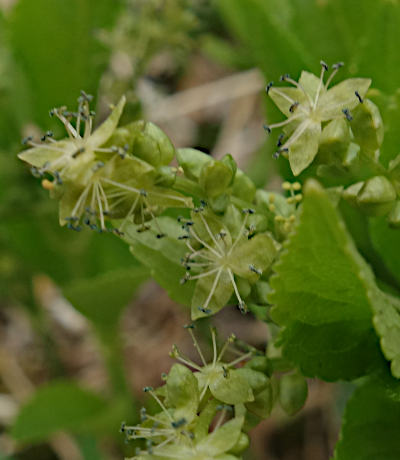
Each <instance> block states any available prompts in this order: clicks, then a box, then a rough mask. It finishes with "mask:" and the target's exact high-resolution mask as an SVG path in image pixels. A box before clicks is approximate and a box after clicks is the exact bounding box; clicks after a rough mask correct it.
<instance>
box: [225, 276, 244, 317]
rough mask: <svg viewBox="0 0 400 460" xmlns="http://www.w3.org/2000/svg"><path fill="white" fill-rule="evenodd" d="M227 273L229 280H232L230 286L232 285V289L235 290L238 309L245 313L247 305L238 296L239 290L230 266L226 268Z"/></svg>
mask: <svg viewBox="0 0 400 460" xmlns="http://www.w3.org/2000/svg"><path fill="white" fill-rule="evenodd" d="M228 273H229V277H230V279H231V282H232V286H233V289H234V291H235V294H236V297H237V299H238V301H239V305H238V306H239V309H240V311H241V312H242V313H247V307H246V304H245V303H244V302H243V300H242V298H241V297H240V294H239V290H238V288H237V286H236V282H235V278H234V276H233V273H232V270H231V269H230V268H228Z"/></svg>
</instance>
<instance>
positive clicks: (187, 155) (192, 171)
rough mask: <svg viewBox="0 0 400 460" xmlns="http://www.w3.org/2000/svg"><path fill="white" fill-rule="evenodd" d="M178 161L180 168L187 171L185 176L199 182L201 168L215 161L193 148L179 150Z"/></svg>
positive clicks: (177, 153)
mask: <svg viewBox="0 0 400 460" xmlns="http://www.w3.org/2000/svg"><path fill="white" fill-rule="evenodd" d="M176 159H177V160H178V164H179V166H180V167H181V168H182V169H183V170H184V171H185V176H187V177H188V178H189V179H192V180H198V179H199V177H200V171H201V168H202V167H203V166H204V165H205V164H207V163H211V162H212V161H213V159H212V158H211V157H210V155H207V154H206V153H204V152H201V151H200V150H196V149H191V148H186V149H178V150H177V151H176Z"/></svg>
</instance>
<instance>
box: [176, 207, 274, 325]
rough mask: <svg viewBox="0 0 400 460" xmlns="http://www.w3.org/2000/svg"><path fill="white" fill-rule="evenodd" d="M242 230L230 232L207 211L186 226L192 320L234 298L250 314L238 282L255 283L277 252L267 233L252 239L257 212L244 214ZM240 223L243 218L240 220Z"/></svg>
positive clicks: (194, 215) (197, 212)
mask: <svg viewBox="0 0 400 460" xmlns="http://www.w3.org/2000/svg"><path fill="white" fill-rule="evenodd" d="M243 214H244V219H242V224H241V226H240V228H234V227H232V226H231V228H230V229H229V228H228V225H227V224H225V223H224V222H223V221H222V220H221V219H219V218H218V217H217V216H216V215H215V214H214V213H212V211H210V210H208V209H205V208H204V207H201V208H198V209H196V210H195V211H194V212H192V220H190V221H186V222H185V223H184V228H185V229H186V231H187V234H186V235H183V236H181V237H180V238H183V239H185V241H186V245H187V247H188V249H189V250H190V252H189V253H188V254H187V256H186V258H185V259H184V260H183V261H182V262H183V265H184V266H185V267H186V269H187V270H188V271H187V273H186V276H185V278H183V280H182V283H183V282H186V281H189V280H196V288H195V291H194V295H193V299H192V319H193V320H195V319H197V318H201V317H204V316H208V315H210V314H213V313H216V312H218V311H219V310H221V308H223V307H224V306H225V305H226V304H227V303H228V301H229V299H230V297H231V296H232V295H233V294H234V295H235V296H236V299H237V301H238V307H239V309H240V310H241V311H242V312H246V311H247V307H246V304H245V302H244V301H243V299H242V296H241V294H240V292H239V288H238V283H237V281H238V279H244V280H247V281H248V282H250V283H255V282H256V281H257V280H258V278H259V277H260V275H261V274H262V272H263V271H264V270H266V269H267V268H269V267H270V265H271V264H272V262H273V260H274V258H275V255H276V252H277V249H276V245H275V242H274V241H273V239H272V238H271V237H270V236H269V235H268V234H266V233H262V234H257V235H255V236H254V235H253V234H252V233H251V232H249V229H248V228H247V224H248V220H249V218H250V216H251V215H252V214H254V211H253V210H251V209H245V210H243ZM239 221H240V218H239Z"/></svg>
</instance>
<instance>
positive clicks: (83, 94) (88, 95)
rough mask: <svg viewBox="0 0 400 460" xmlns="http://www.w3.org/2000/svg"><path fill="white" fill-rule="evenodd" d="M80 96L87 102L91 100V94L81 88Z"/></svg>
mask: <svg viewBox="0 0 400 460" xmlns="http://www.w3.org/2000/svg"><path fill="white" fill-rule="evenodd" d="M81 97H82V98H83V100H85V101H87V102H91V101H92V100H93V96H92V95H91V94H87V93H85V91H83V90H82V91H81Z"/></svg>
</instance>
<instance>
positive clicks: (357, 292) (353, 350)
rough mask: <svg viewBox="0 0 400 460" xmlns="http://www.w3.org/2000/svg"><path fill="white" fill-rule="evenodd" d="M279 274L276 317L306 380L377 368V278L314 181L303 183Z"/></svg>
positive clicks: (283, 339)
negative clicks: (372, 294)
mask: <svg viewBox="0 0 400 460" xmlns="http://www.w3.org/2000/svg"><path fill="white" fill-rule="evenodd" d="M275 272H276V276H274V277H272V278H271V287H272V288H273V289H274V291H275V292H274V293H272V294H271V295H270V301H271V302H272V303H273V304H274V307H273V309H272V310H271V316H272V318H273V319H274V320H275V321H276V322H277V323H278V324H280V325H281V326H284V327H285V329H284V331H283V333H282V337H281V343H282V346H283V351H284V354H285V355H286V356H287V358H289V359H291V360H292V361H293V362H294V363H295V364H297V365H298V366H300V368H301V370H302V371H303V373H304V374H305V375H307V376H318V377H321V378H322V379H325V380H337V379H345V380H351V379H353V378H356V377H358V376H361V375H364V374H366V373H368V372H369V371H370V370H371V369H372V368H373V367H374V366H378V363H379V359H380V358H379V350H378V347H377V344H376V336H375V334H374V331H373V326H372V311H371V305H370V301H369V298H368V295H367V289H369V288H370V286H374V279H373V276H372V273H371V271H370V269H369V267H368V266H367V265H366V263H365V262H364V261H363V259H362V258H361V256H360V255H359V254H358V253H357V251H356V249H355V246H354V243H353V242H352V240H351V238H350V236H349V235H348V233H347V231H346V229H345V226H344V224H343V222H342V220H341V217H340V216H339V214H338V212H337V210H336V208H335V207H334V205H333V204H332V202H331V200H330V199H329V197H328V195H327V194H326V193H325V192H324V190H323V189H322V188H321V186H320V185H319V184H318V183H317V182H315V181H309V182H307V184H306V187H305V199H304V204H303V209H302V213H301V216H300V221H299V224H298V226H297V228H296V230H295V232H294V233H293V234H292V236H291V238H290V240H289V242H288V243H287V244H286V250H285V251H284V253H283V254H282V256H281V258H280V261H279V262H278V263H277V264H276V265H275Z"/></svg>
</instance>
